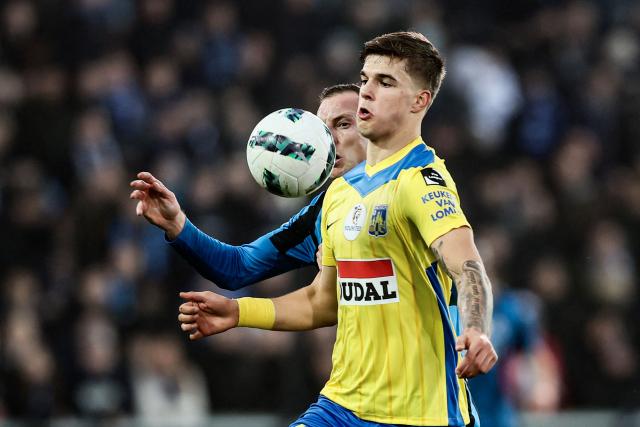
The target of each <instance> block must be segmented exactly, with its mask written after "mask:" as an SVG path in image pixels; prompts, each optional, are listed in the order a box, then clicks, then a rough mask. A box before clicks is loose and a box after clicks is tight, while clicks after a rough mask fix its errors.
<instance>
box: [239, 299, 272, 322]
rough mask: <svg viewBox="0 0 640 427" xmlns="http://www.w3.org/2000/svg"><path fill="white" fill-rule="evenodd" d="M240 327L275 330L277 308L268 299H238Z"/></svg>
mask: <svg viewBox="0 0 640 427" xmlns="http://www.w3.org/2000/svg"><path fill="white" fill-rule="evenodd" d="M237 301H238V309H239V311H240V312H239V316H238V317H239V318H238V326H247V327H249V328H258V329H273V325H274V323H276V307H275V306H274V305H273V301H272V300H270V299H268V298H238V299H237Z"/></svg>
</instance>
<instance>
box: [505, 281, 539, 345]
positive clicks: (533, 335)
mask: <svg viewBox="0 0 640 427" xmlns="http://www.w3.org/2000/svg"><path fill="white" fill-rule="evenodd" d="M505 299H506V301H507V307H508V309H507V315H508V316H509V317H510V320H511V322H512V323H513V325H514V328H515V331H514V334H515V336H514V345H515V347H516V348H518V349H521V350H523V351H531V350H532V349H533V347H535V345H536V343H537V342H538V339H539V338H540V301H539V300H538V298H537V297H536V296H535V295H534V294H532V293H531V292H527V291H512V292H508V293H507V295H505Z"/></svg>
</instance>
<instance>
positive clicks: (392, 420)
mask: <svg viewBox="0 0 640 427" xmlns="http://www.w3.org/2000/svg"><path fill="white" fill-rule="evenodd" d="M320 395H321V396H324V397H326V398H327V399H329V400H330V401H332V402H333V403H335V404H337V405H340V406H342V407H343V408H345V409H347V410H349V411H351V412H353V414H354V415H355V416H356V417H358V418H360V419H361V420H364V421H371V422H374V423H384V424H403V425H408V426H442V425H445V424H446V425H448V426H449V427H465V425H466V424H468V423H469V422H470V421H467V422H465V421H464V416H463V417H462V418H463V420H462V424H460V420H456V419H449V418H429V417H420V418H413V417H394V416H384V415H376V414H368V413H366V412H360V411H356V410H355V409H352V408H350V407H349V406H350V405H349V402H347V401H345V400H343V399H341V398H340V397H338V396H335V395H332V394H331V392H328V393H327V392H326V391H325V390H322V391H321V392H320ZM469 420H470V419H469Z"/></svg>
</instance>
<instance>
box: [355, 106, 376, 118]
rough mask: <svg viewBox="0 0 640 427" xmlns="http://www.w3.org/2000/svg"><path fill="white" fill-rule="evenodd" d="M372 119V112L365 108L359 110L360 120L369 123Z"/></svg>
mask: <svg viewBox="0 0 640 427" xmlns="http://www.w3.org/2000/svg"><path fill="white" fill-rule="evenodd" d="M371 117H373V114H371V112H370V111H369V110H367V109H366V108H364V107H360V108H358V118H359V119H360V120H364V121H367V120H369V119H370V118H371Z"/></svg>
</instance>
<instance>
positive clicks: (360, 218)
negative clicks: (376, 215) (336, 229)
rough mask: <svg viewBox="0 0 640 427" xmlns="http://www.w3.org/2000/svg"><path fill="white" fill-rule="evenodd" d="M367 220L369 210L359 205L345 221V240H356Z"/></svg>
mask: <svg viewBox="0 0 640 427" xmlns="http://www.w3.org/2000/svg"><path fill="white" fill-rule="evenodd" d="M366 219H367V208H366V207H365V206H364V205H363V204H362V203H359V204H357V205H355V206H354V207H353V208H351V210H350V211H349V213H348V214H347V217H346V218H345V219H344V238H345V239H347V240H356V237H358V234H360V231H361V230H362V228H363V227H364V223H365V220H366Z"/></svg>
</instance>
